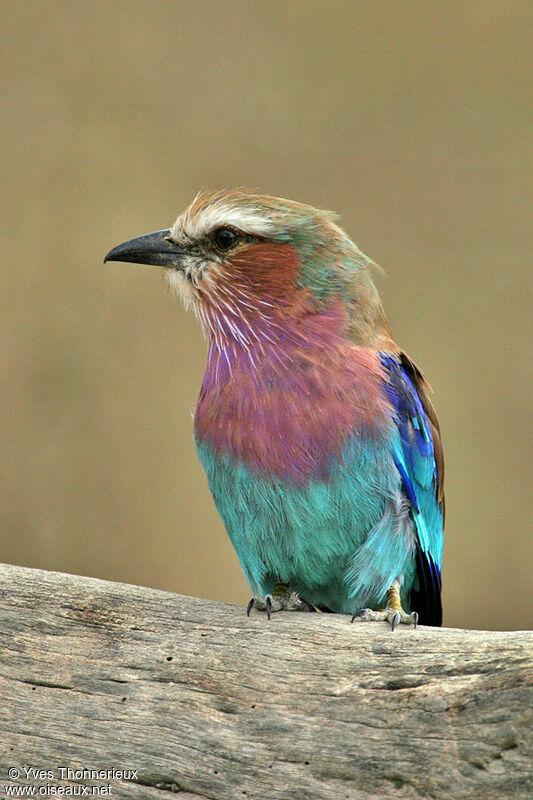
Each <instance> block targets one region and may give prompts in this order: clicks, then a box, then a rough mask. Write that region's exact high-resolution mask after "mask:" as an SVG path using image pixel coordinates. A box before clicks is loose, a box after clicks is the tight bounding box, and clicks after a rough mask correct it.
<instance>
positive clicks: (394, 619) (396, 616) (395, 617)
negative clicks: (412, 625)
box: [390, 611, 400, 631]
mask: <svg viewBox="0 0 533 800" xmlns="http://www.w3.org/2000/svg"><path fill="white" fill-rule="evenodd" d="M399 623H400V612H399V611H397V612H396V613H395V614H393V615H392V619H391V621H390V626H391V628H392V630H393V631H394V628H395V627H396V625H398V624H399Z"/></svg>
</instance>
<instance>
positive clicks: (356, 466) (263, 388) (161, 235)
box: [106, 190, 444, 630]
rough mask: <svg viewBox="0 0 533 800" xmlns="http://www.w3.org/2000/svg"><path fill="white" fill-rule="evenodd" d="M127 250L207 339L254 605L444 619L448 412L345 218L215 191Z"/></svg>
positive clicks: (214, 440) (231, 500)
mask: <svg viewBox="0 0 533 800" xmlns="http://www.w3.org/2000/svg"><path fill="white" fill-rule="evenodd" d="M114 260H115V261H130V262H133V263H144V264H153V265H155V266H160V267H162V268H163V269H164V271H165V276H166V278H167V280H168V282H169V284H170V286H171V287H172V288H173V290H175V292H176V293H177V294H178V295H179V296H180V297H181V299H182V300H183V302H184V304H185V306H186V307H187V308H192V309H193V310H194V312H195V313H196V315H197V317H198V319H199V321H200V323H201V326H202V328H203V331H204V333H205V335H206V338H207V340H208V354H207V366H206V371H205V375H204V379H203V382H202V386H201V389H200V395H199V398H198V403H197V406H196V413H195V420H194V434H195V441H196V445H197V450H198V454H199V457H200V461H201V463H202V465H203V467H204V469H205V472H206V474H207V478H208V483H209V487H210V490H211V492H212V494H213V498H214V500H215V503H216V506H217V508H218V511H219V513H220V515H221V517H222V519H223V521H224V524H225V526H226V529H227V531H228V534H229V537H230V539H231V541H232V543H233V546H234V548H235V550H236V553H237V556H238V558H239V561H240V564H241V566H242V569H243V571H244V574H245V576H246V579H247V581H248V583H249V585H250V589H251V592H252V600H251V601H250V604H249V606H248V613H249V612H250V609H251V608H252V606H254V605H255V606H256V608H258V609H260V610H262V609H264V610H266V612H267V616H268V618H269V619H270V616H271V613H272V612H273V611H278V610H283V609H287V610H302V611H303V610H305V611H314V610H320V611H329V612H333V613H342V614H350V615H352V621H353V619H354V618H356V617H357V618H359V619H360V620H362V621H369V620H370V621H383V620H385V621H387V622H388V623H390V625H391V627H392V629H393V630H394V628H395V627H396V625H398V624H399V623H405V624H411V625H414V626H416V624H417V623H421V624H425V625H441V624H442V605H441V567H442V548H443V519H444V491H443V482H444V461H443V454H442V446H441V440H440V432H439V425H438V421H437V416H436V413H435V409H434V407H433V404H432V402H431V399H430V389H429V386H428V384H427V382H426V380H425V379H424V377H423V375H422V373H421V372H420V370H419V368H418V367H417V366H416V364H415V363H414V362H413V361H412V360H411V359H410V358H409V357H408V356H407V354H406V353H404V352H403V351H402V350H401V348H399V347H398V345H397V344H396V343H395V341H394V339H393V337H392V334H391V331H390V328H389V325H388V323H387V320H386V317H385V314H384V311H383V307H382V304H381V300H380V298H379V294H378V292H377V289H376V287H375V284H374V282H373V278H372V268H373V266H374V264H373V262H372V261H371V260H370V259H369V258H368V257H367V256H366V255H365V254H364V253H362V252H361V250H359V248H358V247H357V245H356V244H354V242H353V241H352V240H351V239H350V238H349V237H348V235H347V234H346V233H345V232H344V231H343V229H342V228H341V227H340V226H339V224H338V221H337V218H336V216H335V215H334V214H332V213H331V212H327V211H321V210H319V209H316V208H313V207H311V206H308V205H305V204H303V203H297V202H294V201H290V200H284V199H281V198H276V197H268V196H264V195H258V194H254V193H251V192H246V191H242V190H236V191H219V192H209V191H204V192H201V193H200V194H199V195H197V197H196V198H195V199H194V200H193V202H192V203H191V205H190V206H189V207H188V208H187V209H186V210H185V211H184V212H183V213H182V214H181V215H180V216H179V217H178V219H177V220H176V222H175V223H174V225H172V227H170V228H166V229H163V230H161V231H156V232H155V233H151V234H146V235H143V236H140V237H137V238H134V239H131V240H128V241H127V242H124V243H123V244H121V245H118V247H116V248H114V249H113V250H112V251H111V252H110V253H108V255H107V256H106V261H114Z"/></svg>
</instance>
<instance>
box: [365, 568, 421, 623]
mask: <svg viewBox="0 0 533 800" xmlns="http://www.w3.org/2000/svg"><path fill="white" fill-rule="evenodd" d="M354 619H360V620H361V621H362V622H372V621H374V620H387V622H390V626H391V628H392V630H394V628H395V627H396V626H397V625H399V624H400V622H403V623H404V625H414V627H415V628H416V626H417V623H418V614H417V613H416V611H413V612H412V613H411V614H407V613H406V612H405V611H404V610H403V608H402V601H401V600H400V581H399V580H398V579H396V580H395V581H393V582H392V586H391V587H390V589H389V591H388V592H387V606H386V608H383V609H382V610H381V611H372V609H371V608H362V609H361V610H360V611H357V612H356V613H355V614H354V615H353V617H352V622H353V621H354Z"/></svg>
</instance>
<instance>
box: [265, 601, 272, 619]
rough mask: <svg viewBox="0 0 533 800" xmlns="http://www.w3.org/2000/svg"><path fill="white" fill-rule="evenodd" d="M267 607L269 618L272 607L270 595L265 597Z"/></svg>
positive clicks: (268, 617)
mask: <svg viewBox="0 0 533 800" xmlns="http://www.w3.org/2000/svg"><path fill="white" fill-rule="evenodd" d="M265 608H266V612H267V619H270V609H271V608H272V600H271V599H270V597H269V596H268V595H267V596H266V597H265Z"/></svg>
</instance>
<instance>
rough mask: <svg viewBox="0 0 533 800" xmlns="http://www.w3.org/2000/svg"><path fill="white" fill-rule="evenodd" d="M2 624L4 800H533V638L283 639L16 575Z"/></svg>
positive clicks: (105, 592) (2, 592) (327, 629)
mask: <svg viewBox="0 0 533 800" xmlns="http://www.w3.org/2000/svg"><path fill="white" fill-rule="evenodd" d="M0 609H1V612H0V613H1V624H0V635H1V642H2V657H1V669H0V725H1V733H2V736H1V739H2V746H1V747H0V796H4V795H5V794H6V789H5V788H4V787H9V786H17V787H19V789H20V788H21V787H22V786H24V785H33V786H35V787H41V786H43V785H46V784H51V785H53V786H55V787H60V786H62V787H65V789H66V788H67V787H71V792H72V791H73V787H76V786H78V787H80V786H87V787H89V792H92V791H93V790H92V788H91V787H93V786H99V787H102V786H105V785H107V784H109V786H110V790H109V793H110V795H111V796H112V797H113V798H115V799H116V798H128V800H130V799H131V798H133V799H135V798H147V799H148V800H152V798H153V799H154V800H155V798H159V800H161V798H164V797H166V796H168V797H170V796H171V795H172V794H174V796H177V797H179V798H180V800H181V798H183V800H185V799H186V798H213V799H215V798H216V800H234V799H235V798H248V800H305V799H306V798H309V799H311V798H312V799H313V800H339V799H340V798H350V800H351V799H352V798H353V799H354V800H359V798H361V800H363V798H364V800H368V799H369V798H370V799H374V800H377V799H378V798H379V800H383V798H398V797H399V798H417V799H418V798H427V797H431V798H439V799H440V798H442V799H443V800H444V798H445V799H446V800H454V799H455V798H457V800H469V799H470V798H471V799H472V800H479V798H481V797H483V798H485V800H486V799H487V798H504V797H505V798H513V799H514V800H520V799H521V798H524V800H525V798H529V797H531V796H532V783H531V763H532V759H531V712H530V709H531V708H532V706H533V697H532V690H531V685H532V680H531V678H532V670H531V655H532V649H533V648H532V644H533V634H531V633H528V632H486V631H464V630H451V629H433V628H418V629H417V630H416V631H415V630H412V629H411V628H408V627H407V626H400V627H399V629H397V630H396V631H395V632H394V633H391V631H390V629H389V628H388V627H387V626H386V625H385V624H383V625H381V624H379V623H355V624H354V625H350V624H349V618H348V617H344V616H340V615H333V614H304V613H299V614H291V613H288V612H284V613H283V612H282V613H280V614H277V615H274V616H273V619H272V621H271V622H270V623H268V622H267V621H266V619H265V615H264V614H262V613H260V612H255V611H253V612H252V615H251V617H250V618H249V619H247V618H246V615H245V612H244V609H242V608H238V607H235V606H230V605H223V604H221V603H213V602H208V601H205V600H198V599H195V598H190V597H182V596H180V595H175V594H169V593H166V592H160V591H156V590H153V589H146V588H142V587H138V586H130V585H124V584H117V583H108V582H106V581H100V580H94V579H91V578H82V577H77V576H74V575H63V574H59V573H52V572H43V571H40V570H33V569H24V568H20V567H12V566H0ZM24 767H26V768H28V767H33V768H35V769H42V770H46V771H51V772H52V773H53V777H52V778H50V777H44V778H43V777H42V776H37V777H35V775H31V774H30V776H29V777H27V776H26V774H25V772H24ZM60 768H63V770H65V768H70V769H71V770H80V769H85V770H110V769H114V770H126V771H127V770H134V771H135V770H136V774H134V773H131V774H130V775H127V774H126V775H123V776H120V775H119V776H118V777H116V776H113V777H111V778H110V779H109V780H107V779H100V778H92V777H87V775H81V776H80V774H79V773H76V774H75V775H74V776H72V775H71V776H70V777H68V776H67V777H66V778H65V777H64V776H65V774H66V773H65V772H64V771H63V772H62V773H60V772H59V770H60ZM9 769H12V770H13V769H15V770H18V771H19V773H20V774H19V775H18V777H14V778H10V777H9V774H8V770H9ZM14 774H15V773H12V775H14ZM62 776H63V777H62ZM2 792H3V794H2ZM71 792H70V793H71ZM49 794H50V792H49ZM95 794H96V792H94V794H93V796H95ZM12 796H17V795H12ZM18 796H21V795H18ZM35 796H43V794H41V795H39V794H36V795H35ZM100 796H101V795H100Z"/></svg>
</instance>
